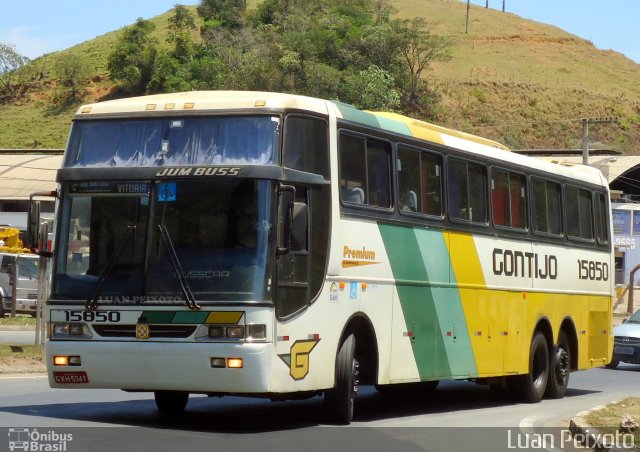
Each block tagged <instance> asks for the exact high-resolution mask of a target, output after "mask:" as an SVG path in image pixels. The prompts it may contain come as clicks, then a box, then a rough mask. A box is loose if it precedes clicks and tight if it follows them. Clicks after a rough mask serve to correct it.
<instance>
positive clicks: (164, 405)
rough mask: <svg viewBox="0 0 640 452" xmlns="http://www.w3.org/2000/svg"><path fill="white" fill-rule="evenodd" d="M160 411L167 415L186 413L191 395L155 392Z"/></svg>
mask: <svg viewBox="0 0 640 452" xmlns="http://www.w3.org/2000/svg"><path fill="white" fill-rule="evenodd" d="M153 396H154V397H155V399H156V406H157V407H158V410H159V411H160V412H162V413H165V414H179V413H182V412H183V411H184V409H185V408H186V406H187V402H188V401H189V393H188V392H184V391H155V392H154V393H153Z"/></svg>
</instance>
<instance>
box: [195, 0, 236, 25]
mask: <svg viewBox="0 0 640 452" xmlns="http://www.w3.org/2000/svg"><path fill="white" fill-rule="evenodd" d="M246 9H247V1H246V0H202V1H201V2H200V5H199V6H198V9H197V10H198V14H199V15H200V16H201V17H202V18H203V19H204V20H205V22H210V21H218V22H220V24H221V25H222V26H224V27H227V28H237V27H240V26H241V25H242V23H243V17H244V13H245V11H246Z"/></svg>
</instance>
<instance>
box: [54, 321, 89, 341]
mask: <svg viewBox="0 0 640 452" xmlns="http://www.w3.org/2000/svg"><path fill="white" fill-rule="evenodd" d="M49 337H50V338H51V339H90V338H91V331H89V327H88V326H87V325H86V324H84V323H50V324H49Z"/></svg>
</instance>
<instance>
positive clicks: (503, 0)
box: [502, 0, 506, 12]
mask: <svg viewBox="0 0 640 452" xmlns="http://www.w3.org/2000/svg"><path fill="white" fill-rule="evenodd" d="M505 1H506V0H502V12H504V2H505Z"/></svg>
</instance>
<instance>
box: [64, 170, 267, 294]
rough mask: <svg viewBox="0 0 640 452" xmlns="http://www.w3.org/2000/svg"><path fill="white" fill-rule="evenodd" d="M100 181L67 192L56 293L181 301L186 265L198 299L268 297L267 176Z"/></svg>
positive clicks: (186, 270) (71, 188)
mask: <svg viewBox="0 0 640 452" xmlns="http://www.w3.org/2000/svg"><path fill="white" fill-rule="evenodd" d="M96 184H104V183H102V182H98V183H95V182H87V183H85V185H83V184H82V183H80V184H78V183H75V184H74V185H73V186H72V187H70V188H69V191H70V193H67V195H66V196H67V197H66V202H65V209H64V212H63V216H62V222H61V225H60V227H61V232H60V247H59V250H60V252H59V253H58V257H57V262H56V271H55V277H54V283H53V286H52V291H53V293H52V299H59V300H89V299H90V298H92V297H95V298H96V301H97V304H137V303H153V304H158V303H172V304H178V303H183V302H185V299H184V298H185V297H184V295H183V291H182V290H181V285H180V279H181V278H180V273H182V277H183V279H184V280H186V282H187V284H188V285H189V288H190V290H191V292H192V293H193V295H194V298H195V301H197V302H198V303H199V304H202V303H204V304H206V303H207V302H219V301H261V302H264V301H270V300H271V287H270V284H271V276H270V271H271V268H270V265H269V262H270V259H269V251H268V250H269V249H270V247H269V246H268V244H269V243H270V233H271V225H272V219H271V216H272V212H271V211H272V208H271V205H272V199H271V196H272V193H273V192H272V190H271V189H270V187H271V183H270V182H268V181H263V180H252V179H234V180H223V179H220V180H215V181H211V180H208V181H198V180H180V181H166V182H162V183H154V184H152V183H150V182H108V183H106V184H107V185H109V186H108V187H105V186H103V187H102V188H100V189H99V190H94V189H92V188H91V187H94V186H95V185H96ZM111 186H114V187H115V186H118V191H120V192H123V191H124V192H127V194H125V195H122V194H118V193H114V192H113V193H112V192H111V191H112V189H111V188H110V187H111ZM123 186H124V187H125V189H123ZM87 187H88V188H87ZM92 190H93V191H101V192H102V193H87V192H90V191H92ZM74 191H75V193H74ZM113 191H116V190H113ZM161 229H164V230H165V231H166V236H165V237H164V238H163V237H162V235H161V233H160V230H161ZM169 247H173V249H174V250H175V255H174V256H175V257H177V261H178V262H177V263H178V266H176V264H175V262H172V256H171V254H172V253H171V252H170V251H169ZM96 292H97V293H96Z"/></svg>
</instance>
